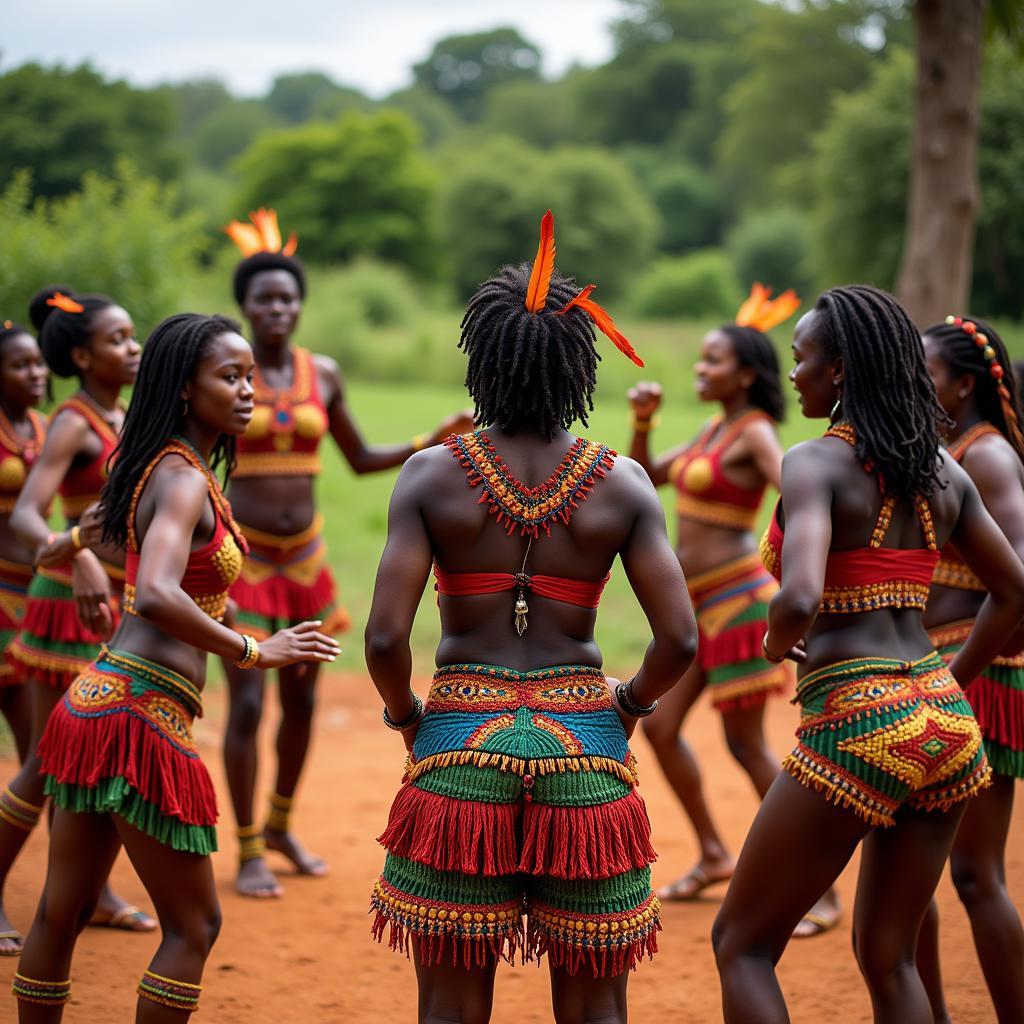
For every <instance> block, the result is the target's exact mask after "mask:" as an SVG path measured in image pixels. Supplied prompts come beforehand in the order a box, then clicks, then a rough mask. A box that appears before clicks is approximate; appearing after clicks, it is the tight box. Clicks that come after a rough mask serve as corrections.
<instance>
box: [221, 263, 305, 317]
mask: <svg viewBox="0 0 1024 1024" xmlns="http://www.w3.org/2000/svg"><path fill="white" fill-rule="evenodd" d="M265 270H284V271H286V272H287V273H289V274H291V275H292V277H294V278H295V283H296V284H297V285H298V286H299V298H300V299H305V297H306V268H305V267H304V266H303V264H302V261H301V260H299V259H296V258H295V257H294V256H285V254H284V253H283V252H256V253H253V254H252V255H251V256H247V257H246V258H245V259H244V260H242V262H241V263H239V264H238V266H237V267H235V277H234V281H233V282H232V287H233V288H234V292H235V302H237V303H238V304H239V306H241V305H243V304H244V303H245V293H246V292H247V291H248V290H249V282H250V281H251V280H252V279H253V278H254V277H255V276H256V275H257V274H262V273H263V271H265Z"/></svg>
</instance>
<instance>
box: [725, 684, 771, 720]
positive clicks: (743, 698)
mask: <svg viewBox="0 0 1024 1024" xmlns="http://www.w3.org/2000/svg"><path fill="white" fill-rule="evenodd" d="M785 690H786V687H785V685H784V684H783V683H777V684H776V685H774V686H766V687H764V688H763V689H760V690H754V691H753V692H751V693H741V694H740V695H739V696H737V697H729V698H728V699H727V700H715V699H714V696H713V695H712V701H713V706H714V709H715V710H716V711H717V712H718V713H719V714H722V715H729V714H732V713H733V712H734V711H748V710H749V709H750V708H759V707H762V706H763V705H765V704H767V703H768V701H769V700H770V699H771V698H772V697H776V696H778V695H779V694H780V693H784V692H785Z"/></svg>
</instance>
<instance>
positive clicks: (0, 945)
mask: <svg viewBox="0 0 1024 1024" xmlns="http://www.w3.org/2000/svg"><path fill="white" fill-rule="evenodd" d="M48 380H49V371H48V370H47V369H46V363H45V362H44V361H43V354H42V352H40V351H39V345H38V343H37V342H36V339H35V338H34V337H33V336H32V335H31V334H30V333H29V332H28V331H27V330H26V329H25V328H24V327H21V326H19V325H18V324H16V323H13V322H12V321H10V320H5V321H3V323H2V324H0V712H2V713H3V716H4V718H5V719H6V721H7V724H8V726H9V727H10V730H11V734H12V735H13V736H14V744H15V747H16V749H17V751H18V760H19V761H21V762H22V763H24V761H25V760H26V758H27V757H28V755H29V749H30V748H29V738H30V735H31V729H32V725H31V721H30V717H29V695H28V692H27V691H28V687H26V686H23V685H19V681H18V679H17V678H16V677H15V675H14V669H13V667H12V666H11V665H9V664H8V663H7V661H6V656H5V655H6V651H7V647H8V646H9V644H10V642H11V641H12V640H13V639H14V637H15V635H16V634H17V632H18V626H19V624H20V623H21V619H22V616H23V615H24V614H25V602H26V600H27V598H28V587H29V583H31V581H32V572H33V570H32V561H33V557H34V554H35V552H34V551H33V550H31V549H30V548H29V547H27V546H26V545H25V544H23V543H22V542H21V541H20V540H19V539H18V538H17V536H16V535H15V534H14V532H13V530H11V528H10V516H11V512H13V511H14V504H15V502H16V501H17V500H18V494H19V493H20V491H21V488H22V486H23V485H24V483H25V478H26V476H28V471H29V469H30V468H31V466H32V463H33V462H35V460H36V459H37V458H38V457H39V453H40V452H41V451H42V448H43V438H44V437H45V436H46V419H45V418H44V417H43V416H42V415H41V414H40V413H38V412H36V409H35V406H37V405H38V404H39V403H40V402H41V401H42V399H43V396H44V395H45V394H46V389H47V382H48ZM12 804H13V801H12V800H11V798H10V796H8V797H7V799H6V800H3V801H2V802H0V818H4V819H6V818H13V819H14V821H13V824H14V825H15V826H17V824H18V823H19V822H20V821H21V817H20V815H18V814H16V813H14V812H12V807H11V805H12ZM20 952H21V934H20V933H19V932H18V931H17V930H16V929H14V928H12V927H11V922H10V921H9V920H8V919H7V916H6V914H5V913H4V910H3V903H2V901H0V956H17V955H18V953H20Z"/></svg>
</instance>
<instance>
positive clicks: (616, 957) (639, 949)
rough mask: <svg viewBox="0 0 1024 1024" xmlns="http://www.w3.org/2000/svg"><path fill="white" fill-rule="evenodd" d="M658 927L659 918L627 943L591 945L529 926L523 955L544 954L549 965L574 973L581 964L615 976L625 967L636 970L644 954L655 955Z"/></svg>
mask: <svg viewBox="0 0 1024 1024" xmlns="http://www.w3.org/2000/svg"><path fill="white" fill-rule="evenodd" d="M660 931H661V922H660V921H657V922H655V923H654V926H653V927H652V928H651V930H650V931H649V932H648V933H647V934H646V935H644V936H643V937H642V938H639V939H637V940H636V941H635V942H631V943H630V944H629V945H627V946H619V947H618V948H616V949H607V948H602V949H594V948H593V947H592V946H574V945H569V944H568V943H566V942H562V941H561V940H559V939H555V938H553V937H552V936H551V935H550V934H549V933H548V932H547V931H545V930H543V929H540V928H531V929H530V934H529V938H528V940H527V943H528V944H527V948H526V954H525V959H526V960H533V959H537V960H539V959H540V958H541V957H542V956H544V955H545V954H546V955H547V958H548V962H549V963H550V964H551V966H552V967H558V968H561V969H562V970H564V971H567V972H568V973H569V974H577V973H578V972H579V970H580V968H581V967H590V969H591V970H592V971H593V974H594V977H595V978H614V977H616V976H617V975H619V974H624V973H625V972H626V971H635V970H636V969H637V967H639V966H640V964H641V963H642V962H643V960H644V958H645V957H646V958H647V959H648V960H653V959H654V954H655V953H657V952H658V932H660Z"/></svg>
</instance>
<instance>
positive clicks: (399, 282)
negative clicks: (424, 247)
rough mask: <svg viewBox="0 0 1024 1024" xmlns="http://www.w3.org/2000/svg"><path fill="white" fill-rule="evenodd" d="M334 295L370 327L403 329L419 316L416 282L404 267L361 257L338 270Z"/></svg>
mask: <svg viewBox="0 0 1024 1024" xmlns="http://www.w3.org/2000/svg"><path fill="white" fill-rule="evenodd" d="M332 295H333V296H337V297H338V298H339V299H340V300H341V301H342V302H344V303H347V304H349V305H351V306H352V308H353V309H355V310H356V311H357V314H358V316H359V318H360V319H361V320H362V321H363V322H365V323H366V324H368V325H369V326H371V327H399V326H402V327H404V326H406V325H408V324H410V323H412V321H413V320H414V319H415V316H416V310H417V302H418V299H417V289H416V285H415V283H414V282H413V281H412V279H411V278H410V277H409V275H408V274H407V273H406V272H405V271H404V270H402V269H401V267H394V266H391V265H389V264H387V263H381V262H379V261H378V260H373V259H367V258H365V257H360V258H359V259H356V260H353V261H352V262H351V263H350V264H349V265H348V266H347V267H345V268H344V269H341V270H339V271H338V272H337V273H336V274H335V275H334V279H333V282H332Z"/></svg>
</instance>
